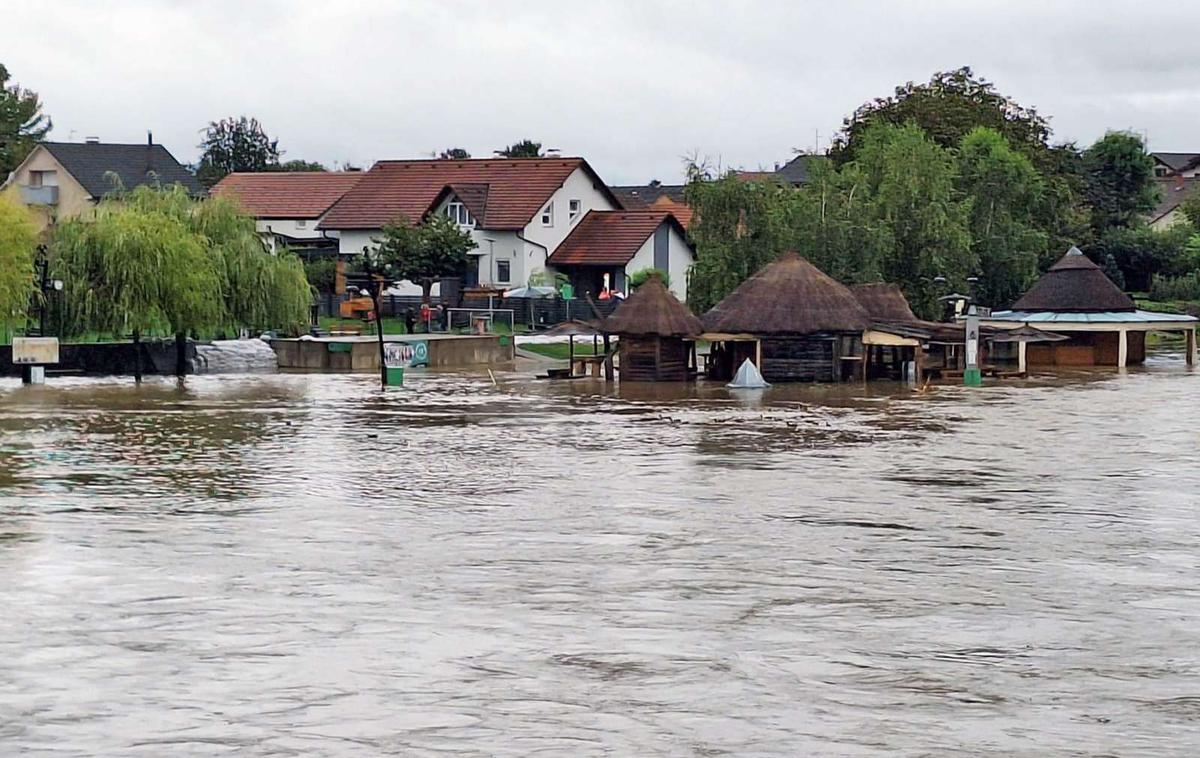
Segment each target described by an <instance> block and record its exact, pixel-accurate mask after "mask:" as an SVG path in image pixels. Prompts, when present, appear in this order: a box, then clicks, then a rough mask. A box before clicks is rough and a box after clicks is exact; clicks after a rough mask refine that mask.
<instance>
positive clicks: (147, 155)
mask: <svg viewBox="0 0 1200 758" xmlns="http://www.w3.org/2000/svg"><path fill="white" fill-rule="evenodd" d="M42 147H44V148H46V149H47V150H49V151H50V153H51V154H52V155H53V156H54V157H55V159H56V160H58V162H59V163H61V164H62V167H63V168H64V169H66V170H67V172H68V173H70V174H71V176H73V177H74V178H75V181H77V182H79V183H80V184H81V185H83V188H84V189H85V190H87V192H88V194H89V195H91V196H92V197H94V198H97V199H98V198H101V197H104V196H105V195H107V194H108V193H110V192H112V191H113V190H114V189H115V187H114V186H113V183H112V181H111V180H110V178H109V177H108V176H107V174H109V173H110V172H111V173H113V174H116V175H117V176H118V177H119V178H120V180H121V185H122V186H123V187H124V188H125V189H127V190H131V189H133V188H134V187H139V186H141V185H143V184H161V185H163V186H170V185H172V184H182V185H183V187H184V189H186V190H187V191H188V194H189V195H192V196H194V197H201V196H203V195H205V194H207V193H206V192H205V191H204V188H203V187H201V186H200V183H199V182H198V181H196V177H194V176H192V173H191V172H190V171H188V170H187V169H186V168H184V167H183V166H182V165H181V164H180V163H179V161H177V160H175V156H173V155H171V153H170V152H169V151H168V150H167V149H166V148H165V147H163V146H162V145H150V144H141V145H116V144H111V143H105V142H43V143H42Z"/></svg>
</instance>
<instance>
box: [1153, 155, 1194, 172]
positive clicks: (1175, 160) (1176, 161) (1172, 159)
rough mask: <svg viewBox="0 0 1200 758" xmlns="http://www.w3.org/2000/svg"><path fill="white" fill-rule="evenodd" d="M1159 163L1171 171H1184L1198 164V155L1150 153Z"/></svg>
mask: <svg viewBox="0 0 1200 758" xmlns="http://www.w3.org/2000/svg"><path fill="white" fill-rule="evenodd" d="M1150 155H1151V156H1153V157H1154V159H1155V160H1157V161H1158V162H1159V163H1161V164H1163V165H1164V166H1166V167H1167V168H1169V169H1171V170H1172V171H1186V170H1187V169H1189V168H1192V167H1193V166H1195V165H1196V164H1197V163H1200V153H1160V152H1153V153H1150Z"/></svg>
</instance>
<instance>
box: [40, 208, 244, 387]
mask: <svg viewBox="0 0 1200 758" xmlns="http://www.w3.org/2000/svg"><path fill="white" fill-rule="evenodd" d="M54 265H55V271H56V272H58V274H59V275H60V276H61V277H62V279H63V281H64V283H65V300H66V308H65V312H64V322H65V325H66V326H68V328H70V329H71V330H72V331H73V332H75V333H79V332H83V331H98V332H102V333H107V334H125V333H129V332H132V334H133V341H134V345H135V356H136V359H135V366H134V375H135V377H136V378H137V379H138V380H139V381H140V380H141V374H142V367H141V347H140V343H141V338H142V336H143V335H144V334H151V333H164V332H165V333H168V334H175V335H185V334H186V333H187V332H189V331H200V330H207V329H210V328H212V327H214V326H216V325H218V324H219V323H220V321H221V316H222V308H221V304H220V294H221V279H220V276H219V272H218V269H217V267H216V265H214V259H213V258H212V256H210V255H209V254H208V250H207V249H206V248H205V246H204V244H203V243H202V240H201V239H200V238H199V237H198V236H197V235H195V234H194V233H193V232H192V231H191V230H190V229H189V228H188V227H187V225H186V224H184V223H183V222H182V221H181V220H180V219H179V218H176V217H174V216H172V215H170V214H168V213H166V212H164V211H163V210H161V209H156V208H151V207H146V206H145V205H139V204H137V203H134V204H128V205H126V204H122V203H120V202H118V201H113V200H107V201H104V202H103V203H101V206H100V208H99V209H98V211H97V215H96V219H95V220H94V221H90V222H82V221H71V222H67V223H66V224H63V225H62V226H60V227H59V228H58V229H57V230H56V233H55V237H54ZM180 369H182V366H181V365H177V371H179V370H180Z"/></svg>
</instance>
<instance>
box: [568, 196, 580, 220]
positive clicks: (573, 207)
mask: <svg viewBox="0 0 1200 758" xmlns="http://www.w3.org/2000/svg"><path fill="white" fill-rule="evenodd" d="M582 212H583V201H582V200H570V201H569V202H568V203H567V222H568V223H571V224H573V223H575V219H577V218H579V214H580V213H582Z"/></svg>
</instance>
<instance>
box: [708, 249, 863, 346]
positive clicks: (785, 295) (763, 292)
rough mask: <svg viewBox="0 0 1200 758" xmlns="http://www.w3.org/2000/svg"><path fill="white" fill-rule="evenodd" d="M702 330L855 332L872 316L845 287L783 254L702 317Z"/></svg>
mask: <svg viewBox="0 0 1200 758" xmlns="http://www.w3.org/2000/svg"><path fill="white" fill-rule="evenodd" d="M702 321H703V322H704V328H705V329H707V330H709V331H713V332H726V333H747V334H813V333H816V332H857V331H861V330H863V329H866V328H868V327H869V326H870V325H871V317H870V315H868V314H867V311H866V309H865V308H863V307H862V305H861V304H860V303H859V302H858V300H857V299H856V298H855V297H854V293H852V292H851V291H850V290H849V289H847V288H846V286H845V285H843V284H840V283H838V282H836V281H834V280H833V279H830V278H829V277H828V276H826V275H825V274H824V273H823V272H822V271H821V270H820V269H819V268H817V267H816V266H814V265H812V264H811V263H809V262H808V261H807V260H805V259H804V258H801V257H800V256H799V255H798V254H797V253H784V254H783V255H781V256H780V257H779V258H778V259H777V260H776V261H775V262H774V263H771V264H769V265H768V266H766V267H764V268H763V269H762V270H761V271H759V272H758V273H757V274H755V275H754V276H752V277H750V278H749V279H747V280H746V281H744V282H742V284H741V285H740V286H739V287H738V288H737V289H735V290H734V291H733V292H731V293H729V296H728V297H726V298H725V299H724V300H722V301H721V302H720V303H717V305H716V307H714V308H713V309H712V310H711V311H709V312H708V313H706V314H704V318H703V319H702Z"/></svg>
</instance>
